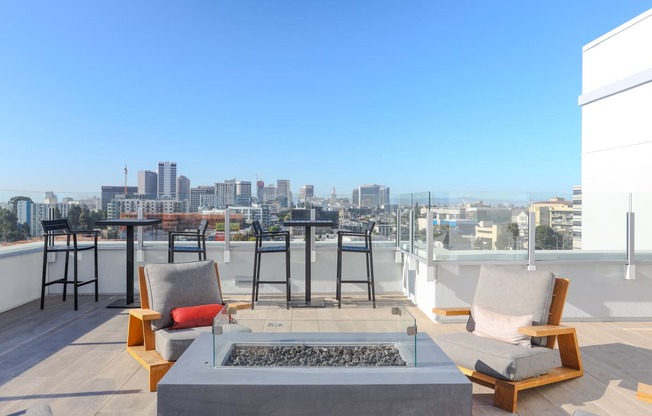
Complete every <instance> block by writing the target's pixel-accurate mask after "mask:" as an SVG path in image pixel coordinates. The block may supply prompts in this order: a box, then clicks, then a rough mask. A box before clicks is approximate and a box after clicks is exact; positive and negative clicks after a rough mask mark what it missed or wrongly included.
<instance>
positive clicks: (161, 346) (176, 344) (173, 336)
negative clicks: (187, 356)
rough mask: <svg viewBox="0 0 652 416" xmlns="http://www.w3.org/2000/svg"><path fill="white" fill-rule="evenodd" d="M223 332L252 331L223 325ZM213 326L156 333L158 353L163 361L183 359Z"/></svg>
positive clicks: (163, 330)
mask: <svg viewBox="0 0 652 416" xmlns="http://www.w3.org/2000/svg"><path fill="white" fill-rule="evenodd" d="M222 328H223V331H224V332H225V333H228V332H251V329H249V328H247V327H246V326H244V325H240V324H230V325H223V326H222ZM211 330H212V327H211V326H200V327H197V328H188V329H178V330H176V331H172V330H170V329H169V328H164V329H160V330H158V331H156V332H155V333H154V337H155V344H156V351H157V352H158V353H159V354H161V357H163V359H165V360H168V361H176V360H178V359H179V357H181V354H183V353H184V351H185V350H186V348H188V347H189V346H190V344H192V342H193V341H194V340H195V338H197V337H198V336H199V334H201V333H202V332H209V333H210V332H211Z"/></svg>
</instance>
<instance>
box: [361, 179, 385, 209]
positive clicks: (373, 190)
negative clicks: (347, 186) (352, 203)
mask: <svg viewBox="0 0 652 416" xmlns="http://www.w3.org/2000/svg"><path fill="white" fill-rule="evenodd" d="M358 189H359V194H358V195H359V198H360V204H359V205H360V208H376V207H379V206H380V185H360V186H359V187H358Z"/></svg>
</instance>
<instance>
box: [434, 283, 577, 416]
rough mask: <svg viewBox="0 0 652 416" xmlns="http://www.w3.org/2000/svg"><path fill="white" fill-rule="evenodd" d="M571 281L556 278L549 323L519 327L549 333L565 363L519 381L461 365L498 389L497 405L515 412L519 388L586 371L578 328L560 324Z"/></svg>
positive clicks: (445, 312)
mask: <svg viewBox="0 0 652 416" xmlns="http://www.w3.org/2000/svg"><path fill="white" fill-rule="evenodd" d="M569 283H570V282H569V280H568V279H563V278H556V279H555V287H554V290H553V298H552V303H551V305H550V312H549V316H548V324H547V325H539V326H528V327H523V328H519V331H518V332H520V333H522V334H526V335H530V336H533V337H548V338H547V343H546V347H547V348H554V347H555V343H557V345H558V348H559V355H560V357H561V366H559V367H556V368H554V369H552V370H551V371H550V372H549V373H547V374H543V375H541V376H538V377H532V378H528V379H525V380H519V381H509V380H503V379H499V378H496V377H492V376H489V375H486V374H483V373H479V372H477V371H475V370H472V369H468V368H464V367H460V366H458V368H459V369H460V371H462V373H464V375H466V376H467V377H468V378H469V379H470V380H471V381H472V382H474V383H478V384H480V385H483V386H485V387H489V388H492V389H494V406H496V407H498V408H500V409H503V410H506V411H508V412H512V413H513V412H515V411H516V402H517V399H518V392H519V391H521V390H526V389H531V388H534V387H539V386H543V385H546V384H551V383H557V382H559V381H563V380H569V379H572V378H576V377H581V376H582V375H584V369H583V367H582V358H581V357H580V349H579V345H578V342H577V333H576V330H575V328H573V327H568V326H563V325H559V323H560V322H561V316H562V313H563V310H564V302H565V301H566V294H567V293H568V285H569ZM432 311H433V313H435V314H437V315H440V316H463V315H469V314H470V313H471V310H470V308H433V309H432Z"/></svg>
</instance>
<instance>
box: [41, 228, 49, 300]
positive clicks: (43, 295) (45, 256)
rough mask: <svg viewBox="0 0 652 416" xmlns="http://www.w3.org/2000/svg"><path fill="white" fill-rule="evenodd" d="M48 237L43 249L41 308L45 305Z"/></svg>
mask: <svg viewBox="0 0 652 416" xmlns="http://www.w3.org/2000/svg"><path fill="white" fill-rule="evenodd" d="M47 244H48V243H47V239H45V248H44V249H43V281H42V283H41V309H43V308H44V306H45V276H46V274H47V269H48V249H47Z"/></svg>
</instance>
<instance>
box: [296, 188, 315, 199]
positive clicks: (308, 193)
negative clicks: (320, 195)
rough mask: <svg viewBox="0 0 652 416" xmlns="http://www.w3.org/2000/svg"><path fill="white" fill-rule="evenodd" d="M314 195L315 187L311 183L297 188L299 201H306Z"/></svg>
mask: <svg viewBox="0 0 652 416" xmlns="http://www.w3.org/2000/svg"><path fill="white" fill-rule="evenodd" d="M314 197H315V187H314V186H313V185H304V186H302V187H301V188H299V202H307V201H310V200H311V199H312V198H314Z"/></svg>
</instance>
